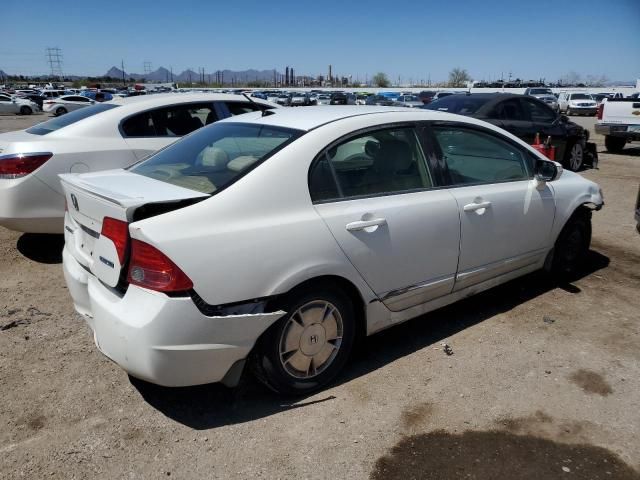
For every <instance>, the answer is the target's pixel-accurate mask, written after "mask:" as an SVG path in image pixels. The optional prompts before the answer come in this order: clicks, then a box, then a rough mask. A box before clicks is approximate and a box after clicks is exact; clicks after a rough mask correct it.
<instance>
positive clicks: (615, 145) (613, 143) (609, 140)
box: [604, 135, 627, 153]
mask: <svg viewBox="0 0 640 480" xmlns="http://www.w3.org/2000/svg"><path fill="white" fill-rule="evenodd" d="M626 144H627V140H626V139H625V138H622V137H612V136H609V135H607V136H606V137H604V145H605V147H606V148H607V151H608V152H611V153H620V152H621V151H622V149H624V147H625V145H626Z"/></svg>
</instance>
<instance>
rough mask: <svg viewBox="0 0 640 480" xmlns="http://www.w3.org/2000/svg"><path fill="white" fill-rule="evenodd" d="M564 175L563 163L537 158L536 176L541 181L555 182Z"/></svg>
mask: <svg viewBox="0 0 640 480" xmlns="http://www.w3.org/2000/svg"><path fill="white" fill-rule="evenodd" d="M560 175H562V165H560V164H559V163H558V162H553V161H551V160H541V159H539V160H537V161H536V166H535V170H534V178H535V179H536V180H537V181H538V182H539V183H545V182H553V181H554V180H557V179H558V178H560Z"/></svg>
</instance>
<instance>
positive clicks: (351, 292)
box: [269, 275, 367, 342]
mask: <svg viewBox="0 0 640 480" xmlns="http://www.w3.org/2000/svg"><path fill="white" fill-rule="evenodd" d="M312 286H313V287H316V288H318V287H325V288H331V289H337V290H339V291H341V292H342V293H344V294H346V295H347V296H348V297H349V299H350V300H351V301H352V302H353V310H354V312H355V315H356V342H357V341H359V340H361V339H363V338H364V337H365V336H366V334H367V315H366V308H365V304H364V300H363V299H362V296H361V295H360V292H359V291H358V288H357V287H356V286H355V285H354V284H353V283H351V282H350V281H349V280H347V279H346V278H344V277H339V276H337V275H323V276H321V277H315V278H311V279H309V280H305V281H304V282H302V283H299V284H298V285H296V286H295V287H293V288H292V289H291V290H289V291H288V292H286V293H284V294H282V295H279V296H278V297H277V298H276V299H274V300H273V304H270V305H269V308H272V307H275V306H276V305H277V304H278V303H279V302H280V301H281V300H282V299H283V298H286V297H288V296H290V295H292V294H295V292H296V291H297V290H301V289H308V288H310V287H312Z"/></svg>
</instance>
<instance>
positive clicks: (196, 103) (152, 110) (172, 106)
mask: <svg viewBox="0 0 640 480" xmlns="http://www.w3.org/2000/svg"><path fill="white" fill-rule="evenodd" d="M215 103H216V102H214V101H208V102H207V101H205V102H188V103H172V104H171V105H162V106H155V107H151V108H148V109H146V110H140V111H139V112H135V113H132V114H131V115H127V116H126V117H124V118H122V119H121V120H120V122H119V123H118V132H120V136H121V137H122V138H125V139H127V138H133V139H143V138H182V137H185V136H186V135H182V136H180V137H170V136H168V135H145V136H130V135H127V134H126V133H125V132H124V129H123V127H122V126H123V125H124V123H125V122H126V121H127V120H129V119H130V118H132V117H135V116H138V115H142V114H144V113H149V112H154V111H156V110H164V109H168V108H174V107H187V106H189V105H202V106H205V105H208V106H210V107H211V111H213V112H215V113H216V115H218V110H217V109H216V105H215ZM201 108H202V107H201ZM218 120H222V118H218ZM205 126H206V125H205ZM194 131H195V130H194ZM190 133H191V132H190ZM187 135H188V134H187Z"/></svg>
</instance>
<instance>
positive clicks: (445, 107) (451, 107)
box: [425, 95, 489, 115]
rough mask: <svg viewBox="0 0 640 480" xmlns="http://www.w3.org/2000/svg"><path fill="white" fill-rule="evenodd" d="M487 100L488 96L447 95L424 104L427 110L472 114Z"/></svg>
mask: <svg viewBox="0 0 640 480" xmlns="http://www.w3.org/2000/svg"><path fill="white" fill-rule="evenodd" d="M487 101H489V98H479V97H474V96H473V95H448V96H446V97H444V98H440V99H438V100H435V101H433V102H431V103H429V104H427V105H426V106H425V108H426V109H428V110H440V111H442V112H449V113H458V114H460V115H473V114H474V113H476V111H477V110H478V109H479V108H480V107H482V106H483V105H484V104H485V103H487Z"/></svg>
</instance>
